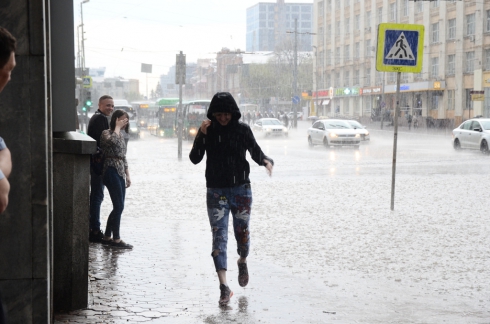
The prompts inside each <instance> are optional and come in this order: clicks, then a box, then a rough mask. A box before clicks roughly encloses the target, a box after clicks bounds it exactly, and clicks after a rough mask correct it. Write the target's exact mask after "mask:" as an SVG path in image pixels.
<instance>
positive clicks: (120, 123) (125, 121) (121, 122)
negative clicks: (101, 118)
mask: <svg viewBox="0 0 490 324" xmlns="http://www.w3.org/2000/svg"><path fill="white" fill-rule="evenodd" d="M128 122H129V121H128V119H127V118H126V116H121V117H120V118H118V119H117V120H116V127H115V132H116V133H118V134H119V131H120V130H121V129H123V128H124V127H126V125H127V124H128Z"/></svg>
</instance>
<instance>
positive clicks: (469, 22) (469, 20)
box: [466, 13, 475, 35]
mask: <svg viewBox="0 0 490 324" xmlns="http://www.w3.org/2000/svg"><path fill="white" fill-rule="evenodd" d="M474 34H475V14H474V13H473V14H471V15H466V35H474Z"/></svg>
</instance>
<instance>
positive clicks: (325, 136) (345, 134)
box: [307, 119, 361, 148]
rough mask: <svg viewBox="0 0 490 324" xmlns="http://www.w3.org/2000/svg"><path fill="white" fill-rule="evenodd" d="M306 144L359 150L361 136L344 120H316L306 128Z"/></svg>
mask: <svg viewBox="0 0 490 324" xmlns="http://www.w3.org/2000/svg"><path fill="white" fill-rule="evenodd" d="M307 133H308V144H309V145H310V147H312V146H314V145H324V146H325V147H326V148H330V146H353V147H354V148H359V144H360V142H361V135H360V134H359V133H358V132H357V130H355V129H354V128H353V127H352V126H351V125H350V124H349V123H348V122H347V121H346V120H341V119H323V120H317V121H316V122H315V123H314V124H313V125H312V126H311V127H310V128H308V132H307Z"/></svg>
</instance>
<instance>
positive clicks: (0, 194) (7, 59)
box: [0, 27, 17, 324]
mask: <svg viewBox="0 0 490 324" xmlns="http://www.w3.org/2000/svg"><path fill="white" fill-rule="evenodd" d="M16 49H17V40H16V39H15V37H14V36H12V34H10V32H9V31H8V30H7V29H5V28H3V27H0V92H2V91H3V89H4V88H5V86H6V85H7V83H9V81H10V75H11V73H12V71H13V69H14V68H15V65H16V62H15V50H16ZM11 171H12V158H11V156H10V150H9V149H8V148H7V145H6V144H5V141H4V140H3V138H1V137H0V213H3V212H4V211H5V209H7V206H8V202H9V193H10V182H9V181H8V177H9V176H10V173H11ZM12 216H15V215H12ZM5 230H7V231H8V230H9V229H8V228H7V227H6V228H5ZM4 264H5V265H7V264H8V260H5V261H4ZM6 323H7V307H6V306H5V304H4V302H3V299H2V296H1V295H0V324H6Z"/></svg>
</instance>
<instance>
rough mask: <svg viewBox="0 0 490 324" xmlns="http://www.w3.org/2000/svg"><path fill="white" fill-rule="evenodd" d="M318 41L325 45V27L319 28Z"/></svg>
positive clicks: (319, 43)
mask: <svg viewBox="0 0 490 324" xmlns="http://www.w3.org/2000/svg"><path fill="white" fill-rule="evenodd" d="M316 39H317V42H318V45H320V46H323V39H324V37H323V27H320V28H318V35H317V38H316Z"/></svg>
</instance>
